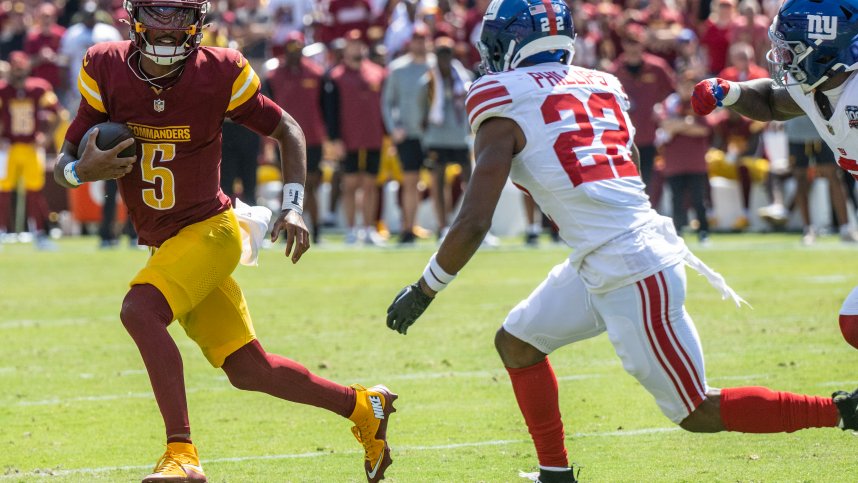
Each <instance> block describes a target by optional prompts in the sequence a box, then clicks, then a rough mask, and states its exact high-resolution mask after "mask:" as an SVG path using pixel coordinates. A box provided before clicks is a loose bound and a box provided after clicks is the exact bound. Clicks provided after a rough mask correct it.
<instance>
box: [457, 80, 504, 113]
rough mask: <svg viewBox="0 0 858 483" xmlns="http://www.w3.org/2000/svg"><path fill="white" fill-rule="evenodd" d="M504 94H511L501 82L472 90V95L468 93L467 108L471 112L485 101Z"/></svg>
mask: <svg viewBox="0 0 858 483" xmlns="http://www.w3.org/2000/svg"><path fill="white" fill-rule="evenodd" d="M504 96H509V91H508V90H507V89H506V87H504V86H502V85H499V84H498V85H497V86H494V87H489V88H488V89H480V90H477V91H471V93H470V95H468V100H467V101H466V102H465V109H466V110H467V111H468V112H471V111H473V110H474V109H476V107H477V106H479V105H480V104H482V103H484V102H487V101H490V100H492V99H495V98H499V97H504Z"/></svg>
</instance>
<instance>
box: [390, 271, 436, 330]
mask: <svg viewBox="0 0 858 483" xmlns="http://www.w3.org/2000/svg"><path fill="white" fill-rule="evenodd" d="M432 299H433V297H430V296H428V295H426V294H425V293H423V290H421V289H420V286H419V285H418V284H417V282H415V283H412V284H411V285H409V286H407V287H405V288H403V289H402V290H400V292H399V294H398V295H397V296H396V298H394V299H393V303H392V304H390V307H388V308H387V326H388V327H389V328H390V329H392V330H395V331H397V332H399V333H400V334H403V335H404V334H405V333H406V332H408V328H409V327H411V324H413V323H414V322H416V321H417V319H418V318H419V317H420V315H422V314H423V312H424V311H425V310H426V308H427V307H429V304H430V303H432Z"/></svg>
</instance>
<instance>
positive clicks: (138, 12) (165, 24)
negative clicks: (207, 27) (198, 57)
mask: <svg viewBox="0 0 858 483" xmlns="http://www.w3.org/2000/svg"><path fill="white" fill-rule="evenodd" d="M125 8H126V9H127V10H128V13H129V16H130V17H131V40H132V41H133V42H134V45H135V46H137V48H138V49H139V50H140V51H141V53H142V54H143V55H144V56H146V57H147V58H148V59H150V60H152V61H153V62H155V63H156V64H159V65H172V64H175V63H176V62H179V61H181V60H184V59H185V58H187V57H188V56H189V55H190V54H191V53H192V52H193V51H194V50H196V48H197V47H198V46H199V45H200V42H201V41H202V27H203V18H204V17H205V14H206V13H207V11H208V2H198V3H197V4H194V3H193V2H176V1H173V2H171V1H169V0H167V1H158V0H154V1H145V0H143V1H133V0H126V2H125ZM167 38H169V39H170V40H171V42H169V43H167V42H164V41H163V40H164V39H167Z"/></svg>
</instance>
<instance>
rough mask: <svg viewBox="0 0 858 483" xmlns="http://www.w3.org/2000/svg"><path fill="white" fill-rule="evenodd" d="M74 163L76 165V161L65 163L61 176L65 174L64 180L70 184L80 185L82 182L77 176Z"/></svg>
mask: <svg viewBox="0 0 858 483" xmlns="http://www.w3.org/2000/svg"><path fill="white" fill-rule="evenodd" d="M75 165H77V161H72V162H71V163H69V164H67V165H65V166H64V167H63V176H65V178H66V181H68V182H69V184H70V185H72V186H75V187H77V186H80V185H81V184H82V183H81V181H80V178H79V177H78V176H77V171H75V169H74V168H75Z"/></svg>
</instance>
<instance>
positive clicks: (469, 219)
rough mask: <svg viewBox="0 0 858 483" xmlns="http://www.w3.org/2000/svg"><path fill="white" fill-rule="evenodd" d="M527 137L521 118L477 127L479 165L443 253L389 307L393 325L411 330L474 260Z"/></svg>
mask: <svg viewBox="0 0 858 483" xmlns="http://www.w3.org/2000/svg"><path fill="white" fill-rule="evenodd" d="M524 144H525V138H524V133H522V131H521V128H519V126H518V124H516V123H515V121H512V120H510V119H506V118H500V117H496V118H492V119H489V120H488V121H485V122H484V123H483V124H482V125H481V126H480V128H479V130H478V131H477V136H476V139H475V143H474V151H475V156H476V167H475V168H474V173H473V175H472V176H471V182H470V183H469V184H468V189H467V191H466V192H465V198H464V200H463V201H462V208H461V210H460V211H459V214H458V215H457V216H456V220H455V221H454V222H453V225H452V226H451V227H450V231H449V232H448V233H447V236H446V237H445V238H444V242H443V243H442V244H441V248H440V249H439V250H438V253H436V254H435V255H433V256H432V258H431V259H430V260H429V265H427V267H426V269H425V270H424V271H423V276H422V277H420V279H419V280H418V281H417V282H416V283H413V284H411V285H409V286H407V287H405V288H403V289H402V290H401V291H400V292H399V294H398V295H397V296H396V298H395V299H394V300H393V303H392V304H391V305H390V307H389V308H388V309H387V326H388V327H389V328H390V329H392V330H395V331H397V332H399V333H400V334H405V333H407V331H408V328H409V327H410V326H411V325H412V324H413V323H414V322H415V321H417V319H418V318H419V317H420V315H422V314H423V312H424V311H425V310H426V308H427V307H428V306H429V303H430V302H431V301H432V299H433V298H434V297H435V294H437V292H438V291H439V290H441V289H442V288H444V287H445V286H446V285H447V284H448V283H450V282H451V281H452V280H453V278H454V277H455V276H456V274H457V273H458V272H459V270H461V269H462V267H464V266H465V264H467V263H468V261H469V260H470V259H471V257H472V256H474V253H475V252H476V251H477V249H478V248H479V247H480V244H481V243H482V241H483V238H485V236H486V233H488V231H489V228H490V227H491V223H492V215H494V212H495V208H496V207H497V204H498V199H500V195H501V191H502V190H503V187H504V185H505V184H506V180H507V177H508V176H509V171H510V167H511V166H512V158H513V156H514V155H515V153H517V152H519V151H521V150H522V149H523V148H524Z"/></svg>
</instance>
